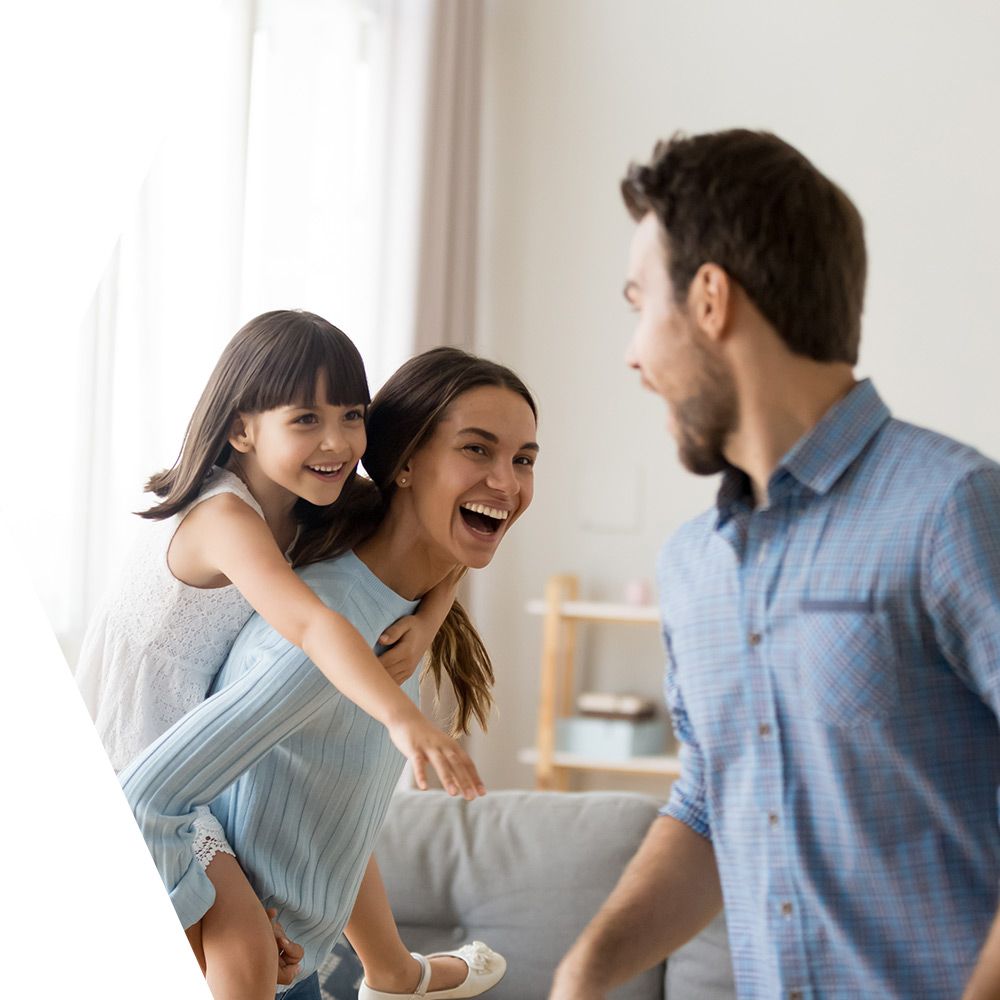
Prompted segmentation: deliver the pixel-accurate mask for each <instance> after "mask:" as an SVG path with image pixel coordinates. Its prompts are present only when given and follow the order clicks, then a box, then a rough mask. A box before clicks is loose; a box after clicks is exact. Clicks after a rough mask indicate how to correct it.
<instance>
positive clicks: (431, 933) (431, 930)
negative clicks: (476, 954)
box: [376, 791, 696, 1000]
mask: <svg viewBox="0 0 1000 1000" xmlns="http://www.w3.org/2000/svg"><path fill="white" fill-rule="evenodd" d="M656 810H657V803H656V801H655V800H654V799H652V798H649V797H647V796H644V795H637V794H632V793H623V792H588V793H581V794H573V793H569V794H567V793H561V792H551V793H548V792H520V791H505V792H491V793H490V794H489V795H487V796H485V797H484V798H481V799H477V800H475V801H473V802H465V801H464V800H462V799H452V798H449V796H447V795H445V794H444V793H435V792H401V793H398V794H397V796H396V797H395V799H394V801H393V804H392V808H391V809H390V810H389V816H388V818H387V820H386V823H385V826H384V827H383V830H382V834H381V838H380V840H379V845H378V849H377V852H376V853H377V857H378V861H379V866H380V868H381V870H382V875H383V878H384V880H385V883H386V888H387V890H388V893H389V898H390V901H391V903H392V909H393V912H394V914H395V916H396V920H397V922H398V924H399V928H400V934H401V935H402V938H403V941H404V942H406V945H407V947H409V948H411V949H412V950H414V951H434V950H442V949H449V948H455V947H458V946H459V945H460V944H462V943H463V942H465V941H471V940H473V939H479V940H482V941H485V942H486V943H487V944H488V945H490V947H492V948H495V949H496V950H497V951H499V952H501V953H502V954H503V955H505V956H506V958H507V961H508V969H507V975H506V976H505V977H504V979H503V980H502V981H501V983H500V984H499V985H498V986H496V987H495V988H494V989H493V990H491V991H490V994H489V996H490V998H491V1000H535V998H538V1000H545V998H546V997H547V996H548V990H549V986H550V984H551V982H552V974H553V972H554V970H555V967H556V964H557V963H558V962H559V960H560V958H561V957H562V956H563V954H564V953H565V952H566V950H567V949H568V948H569V946H570V945H571V944H572V942H573V941H574V940H575V939H576V937H577V935H578V934H579V933H580V931H581V930H582V929H583V927H584V925H585V924H587V922H588V921H589V920H590V919H591V917H592V916H593V915H594V914H595V913H596V912H597V910H598V909H599V908H600V906H601V904H602V903H603V902H604V901H605V899H606V898H607V896H608V894H609V893H610V892H611V890H612V889H613V888H614V886H615V884H616V882H617V881H618V878H619V876H620V875H621V873H622V870H623V869H624V867H625V865H626V864H627V863H628V861H629V859H630V858H631V857H632V855H633V854H634V852H635V850H636V848H637V847H638V845H639V842H640V841H641V840H642V838H643V836H644V835H645V833H646V830H647V829H648V828H649V825H650V823H651V822H652V821H653V820H654V819H655V817H656ZM663 975H664V969H663V966H660V967H658V968H656V969H651V970H649V971H647V972H646V973H644V974H643V975H641V976H639V977H637V978H636V979H634V980H632V981H631V982H629V983H627V984H625V985H624V986H622V987H621V988H619V989H618V990H616V991H614V992H613V993H612V994H611V996H612V997H613V998H615V1000H660V998H662V997H663ZM695 995H696V994H692V996H695Z"/></svg>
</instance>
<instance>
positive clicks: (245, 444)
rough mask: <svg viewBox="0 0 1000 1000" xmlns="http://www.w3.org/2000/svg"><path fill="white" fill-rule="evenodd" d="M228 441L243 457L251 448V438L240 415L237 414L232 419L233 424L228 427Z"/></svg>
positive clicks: (244, 420)
mask: <svg viewBox="0 0 1000 1000" xmlns="http://www.w3.org/2000/svg"><path fill="white" fill-rule="evenodd" d="M228 441H229V443H230V444H231V445H232V446H233V448H235V449H236V451H238V452H240V453H241V454H243V455H246V454H248V453H249V452H250V451H251V449H252V448H253V438H252V437H251V435H250V429H249V427H248V426H247V422H246V419H245V418H244V416H243V414H242V413H237V414H236V416H235V417H233V422H232V423H231V424H230V425H229V437H228Z"/></svg>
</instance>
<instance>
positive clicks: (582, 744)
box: [556, 715, 667, 760]
mask: <svg viewBox="0 0 1000 1000" xmlns="http://www.w3.org/2000/svg"><path fill="white" fill-rule="evenodd" d="M666 741H667V726H666V723H665V722H664V721H663V719H642V720H639V721H633V720H631V719H595V718H589V717H586V716H581V715H574V716H572V717H570V718H568V719H558V720H557V721H556V750H560V751H563V752H564V753H577V754H582V755H583V756H586V757H596V758H598V759H600V760H628V759H629V757H641V756H643V755H648V754H660V753H663V752H664V748H665V746H666Z"/></svg>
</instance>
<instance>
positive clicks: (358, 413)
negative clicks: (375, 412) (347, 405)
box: [344, 409, 365, 420]
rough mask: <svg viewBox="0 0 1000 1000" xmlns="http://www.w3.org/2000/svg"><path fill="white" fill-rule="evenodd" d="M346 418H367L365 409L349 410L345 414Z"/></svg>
mask: <svg viewBox="0 0 1000 1000" xmlns="http://www.w3.org/2000/svg"><path fill="white" fill-rule="evenodd" d="M344 419H345V420H364V419H365V411H364V410H361V409H358V410H348V411H347V412H346V413H345V414H344Z"/></svg>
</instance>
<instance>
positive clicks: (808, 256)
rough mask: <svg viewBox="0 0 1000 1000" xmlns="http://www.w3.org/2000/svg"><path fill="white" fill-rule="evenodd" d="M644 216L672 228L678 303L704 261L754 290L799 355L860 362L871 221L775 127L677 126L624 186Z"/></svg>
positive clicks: (635, 212)
mask: <svg viewBox="0 0 1000 1000" xmlns="http://www.w3.org/2000/svg"><path fill="white" fill-rule="evenodd" d="M621 189H622V195H623V197H624V199H625V204H626V206H627V207H628V210H629V212H630V213H631V215H632V217H633V218H634V219H635V220H636V221H637V222H638V221H639V220H640V219H641V218H643V216H645V215H646V213H647V212H653V213H654V214H655V215H656V217H657V218H658V219H659V220H660V224H661V225H662V227H663V229H664V232H665V240H666V249H667V260H668V271H669V275H670V280H671V283H672V284H673V286H674V293H675V296H676V298H677V301H678V303H679V304H681V305H683V304H684V302H686V300H687V293H688V288H689V287H690V284H691V281H692V279H693V278H694V276H695V274H696V273H697V271H698V268H699V267H700V266H701V265H702V264H705V263H713V264H717V265H718V266H719V267H721V268H723V270H725V271H726V273H727V274H728V275H729V276H730V277H731V278H732V279H733V280H734V281H736V282H738V283H739V285H740V286H741V287H742V288H743V290H744V291H745V292H746V293H747V295H748V296H749V297H750V298H751V299H752V300H753V302H754V304H755V305H756V307H757V308H758V309H759V310H760V312H761V313H762V314H763V316H764V317H765V318H766V319H767V320H768V322H769V323H770V324H771V325H772V326H773V327H774V328H775V330H776V331H777V333H778V335H779V336H780V337H781V338H782V340H783V341H784V342H785V343H786V344H787V345H788V347H789V349H790V350H791V351H793V352H794V353H795V354H800V355H804V356H805V357H809V358H812V359H814V360H816V361H846V362H848V363H849V364H852V365H853V364H855V363H856V362H857V360H858V341H859V339H860V336H861V309H862V305H863V303H864V296H865V274H866V270H867V259H866V255H865V238H864V226H863V224H862V222H861V216H860V215H859V214H858V210H857V209H856V208H855V207H854V204H853V203H852V202H851V200H850V198H848V197H847V195H846V194H844V192H843V191H841V189H840V188H839V187H837V185H836V184H834V183H833V182H832V181H831V180H829V179H828V178H827V177H824V176H823V174H821V173H820V172H819V171H818V170H817V169H816V168H815V167H814V166H813V165H812V164H811V163H810V162H809V161H808V160H807V159H806V158H805V157H804V156H803V155H802V154H801V153H800V152H799V151H798V150H797V149H795V148H794V147H792V146H790V145H789V144H788V143H787V142H784V141H783V140H781V139H779V138H778V137H777V136H775V135H771V134H770V133H768V132H753V131H749V130H747V129H732V130H730V131H725V132H711V133H706V134H704V135H694V136H685V135H683V134H682V133H676V134H674V136H673V137H671V139H670V140H669V141H667V142H658V143H657V144H656V147H655V149H654V150H653V158H652V161H651V162H650V163H649V164H648V165H643V164H637V163H633V164H631V165H630V167H629V169H628V173H627V175H626V177H625V179H624V180H623V181H622V184H621Z"/></svg>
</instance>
